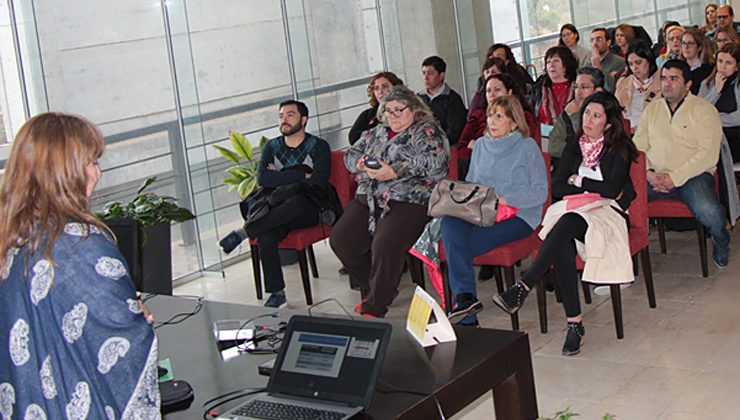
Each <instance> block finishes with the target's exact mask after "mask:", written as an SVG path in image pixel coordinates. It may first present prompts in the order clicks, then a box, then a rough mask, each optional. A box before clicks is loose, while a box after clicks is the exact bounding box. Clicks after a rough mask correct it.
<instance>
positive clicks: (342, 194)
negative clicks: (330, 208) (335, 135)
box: [329, 150, 357, 207]
mask: <svg viewBox="0 0 740 420" xmlns="http://www.w3.org/2000/svg"><path fill="white" fill-rule="evenodd" d="M329 182H330V183H331V185H333V186H334V188H335V189H336V190H337V195H338V196H339V201H341V202H342V207H347V204H349V202H350V201H352V199H353V198H354V196H355V190H356V189H357V185H356V184H355V178H354V177H353V176H352V174H351V173H349V171H348V170H347V167H346V166H344V151H342V150H332V152H331V175H329Z"/></svg>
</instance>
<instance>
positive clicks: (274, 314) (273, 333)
mask: <svg viewBox="0 0 740 420" xmlns="http://www.w3.org/2000/svg"><path fill="white" fill-rule="evenodd" d="M279 316H280V312H271V313H269V314H260V315H256V316H253V317H251V318H249V319H248V320H246V321H244V322H243V323H242V324H241V325H240V326H239V328H238V329H237V330H236V335H234V345H235V346H236V347H237V349H238V350H239V353H244V352H246V353H256V354H260V353H263V352H261V351H259V350H249V343H251V342H254V343H255V344H256V343H257V341H259V340H263V339H268V344H270V345H271V346H272V347H274V345H273V344H272V343H271V341H273V340H274V339H276V336H277V334H278V333H279V332H280V331H279V329H278V331H274V330H269V331H271V333H268V334H269V335H270V336H268V335H265V334H263V335H261V336H259V337H258V336H257V326H256V325H255V327H254V331H253V332H252V337H250V338H249V339H247V340H246V341H244V343H242V345H243V348H240V347H239V346H240V343H239V333H241V332H242V330H243V329H244V328H245V327H246V326H247V325H248V324H249V323H250V322H254V321H256V320H258V319H260V318H267V317H272V318H277V317H279ZM269 350H270V351H269V353H274V352H275V349H269Z"/></svg>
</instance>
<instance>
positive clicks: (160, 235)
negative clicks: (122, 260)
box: [96, 177, 195, 295]
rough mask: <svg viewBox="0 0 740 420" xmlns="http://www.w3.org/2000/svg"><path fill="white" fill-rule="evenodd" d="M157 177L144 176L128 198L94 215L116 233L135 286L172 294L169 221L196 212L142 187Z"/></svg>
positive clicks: (172, 198)
mask: <svg viewBox="0 0 740 420" xmlns="http://www.w3.org/2000/svg"><path fill="white" fill-rule="evenodd" d="M156 180H157V178H156V177H150V178H147V179H146V180H145V181H144V183H143V184H141V186H140V187H139V188H138V189H137V190H136V195H135V196H134V198H133V199H132V200H131V201H128V202H121V201H112V202H110V203H107V204H106V205H105V206H104V207H103V210H102V211H100V212H98V213H96V216H97V217H98V218H100V219H101V220H103V221H104V222H105V223H106V224H107V225H108V227H110V228H111V230H112V231H113V233H115V234H116V238H117V239H118V247H119V248H120V249H121V253H122V254H123V256H124V257H126V260H127V262H128V265H129V270H130V271H131V278H132V279H133V281H134V284H135V285H136V289H137V290H140V291H145V292H150V293H160V294H168V295H171V294H172V253H171V248H170V247H171V245H170V243H171V234H170V224H171V223H172V222H175V223H179V222H184V221H187V220H191V219H193V218H195V215H193V213H192V212H191V211H190V210H188V209H186V208H184V207H180V206H178V205H177V203H176V200H175V198H174V197H169V196H160V195H157V194H155V193H152V192H147V191H145V190H146V189H147V188H148V187H149V186H150V185H152V184H153V183H154V181H156Z"/></svg>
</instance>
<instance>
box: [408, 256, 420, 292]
mask: <svg viewBox="0 0 740 420" xmlns="http://www.w3.org/2000/svg"><path fill="white" fill-rule="evenodd" d="M406 261H407V264H408V266H409V273H411V281H413V282H414V284H416V285H417V286H419V287H421V288H422V289H425V287H424V286H425V284H424V266H423V265H422V262H421V261H420V260H419V259H418V258H416V257H414V256H412V255H406Z"/></svg>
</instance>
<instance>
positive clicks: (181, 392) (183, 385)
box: [159, 379, 195, 414]
mask: <svg viewBox="0 0 740 420" xmlns="http://www.w3.org/2000/svg"><path fill="white" fill-rule="evenodd" d="M159 395H160V398H161V400H162V406H161V407H160V409H159V411H160V412H161V413H162V414H167V413H172V412H173V411H180V410H185V409H187V408H188V407H190V404H192V403H193V400H194V399H195V392H194V391H193V388H192V387H191V386H190V384H189V383H187V382H186V381H183V380H179V379H176V380H171V381H165V382H160V383H159Z"/></svg>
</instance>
